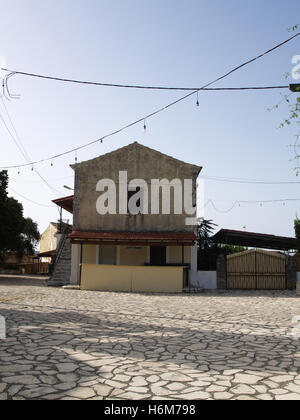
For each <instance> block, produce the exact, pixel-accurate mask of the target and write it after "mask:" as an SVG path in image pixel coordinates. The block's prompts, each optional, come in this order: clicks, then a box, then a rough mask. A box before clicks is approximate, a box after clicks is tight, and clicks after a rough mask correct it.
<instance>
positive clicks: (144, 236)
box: [68, 231, 197, 246]
mask: <svg viewBox="0 0 300 420" xmlns="http://www.w3.org/2000/svg"><path fill="white" fill-rule="evenodd" d="M68 237H69V238H70V239H71V240H72V243H86V244H89V243H91V244H93V243H94V244H100V243H101V244H103V245H105V244H107V245H143V246H147V245H150V246H155V245H157V246H162V245H163V246H180V245H187V246H192V245H194V243H195V241H196V240H197V237H196V235H195V234H194V233H193V232H81V231H74V232H72V233H71V234H70V235H69V236H68Z"/></svg>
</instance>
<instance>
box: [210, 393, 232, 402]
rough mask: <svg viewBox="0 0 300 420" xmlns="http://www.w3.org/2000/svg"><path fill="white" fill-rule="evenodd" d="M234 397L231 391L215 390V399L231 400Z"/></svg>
mask: <svg viewBox="0 0 300 420" xmlns="http://www.w3.org/2000/svg"><path fill="white" fill-rule="evenodd" d="M232 397H233V395H232V394H230V393H229V392H215V393H214V399H215V400H230V399H231V398H232Z"/></svg>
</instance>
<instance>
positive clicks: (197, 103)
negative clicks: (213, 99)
mask: <svg viewBox="0 0 300 420" xmlns="http://www.w3.org/2000/svg"><path fill="white" fill-rule="evenodd" d="M196 105H197V106H200V104H199V91H197V102H196Z"/></svg>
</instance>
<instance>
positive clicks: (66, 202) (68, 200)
mask: <svg viewBox="0 0 300 420" xmlns="http://www.w3.org/2000/svg"><path fill="white" fill-rule="evenodd" d="M73 201H74V195H69V196H68V197H62V198H57V199H56V200H52V202H53V203H54V204H56V205H57V206H58V207H61V208H62V209H64V210H66V211H68V212H69V213H71V214H73Z"/></svg>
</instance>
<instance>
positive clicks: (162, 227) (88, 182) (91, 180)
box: [72, 143, 201, 232]
mask: <svg viewBox="0 0 300 420" xmlns="http://www.w3.org/2000/svg"><path fill="white" fill-rule="evenodd" d="M72 168H73V169H74V170H75V197H74V229H75V230H80V231H134V232H155V231H157V232H159V231H173V232H184V231H192V230H193V229H194V226H186V223H185V218H186V217H187V215H185V214H173V213H174V202H173V200H172V199H171V214H161V213H162V212H161V211H160V212H159V213H160V214H157V215H153V214H138V215H129V214H119V212H118V211H117V214H105V215H100V214H98V212H97V210H96V202H97V199H98V197H99V196H100V195H101V193H99V192H97V191H96V186H97V183H98V181H99V180H102V179H111V180H113V181H114V182H115V184H116V185H117V197H116V198H117V200H116V201H117V203H119V194H118V188H119V171H127V174H128V182H129V181H130V180H132V179H143V180H145V181H146V183H147V185H148V203H149V205H148V207H149V213H150V208H151V193H150V186H151V180H152V179H159V180H161V179H167V180H169V181H171V180H173V179H180V180H181V181H182V183H183V180H184V179H192V180H193V204H194V205H196V179H197V177H198V175H199V172H200V170H201V168H200V167H198V166H196V165H191V164H188V163H185V162H182V161H179V160H177V159H174V158H172V157H170V156H167V155H164V154H162V153H160V152H157V151H156V150H153V149H150V148H148V147H145V146H142V145H140V144H139V143H132V144H130V145H128V146H126V147H123V148H122V149H119V150H116V151H113V152H111V153H108V154H106V155H103V156H99V157H97V158H95V159H92V160H89V161H86V162H82V163H80V164H76V165H72ZM171 191H172V189H171ZM172 195H173V194H171V197H172Z"/></svg>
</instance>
